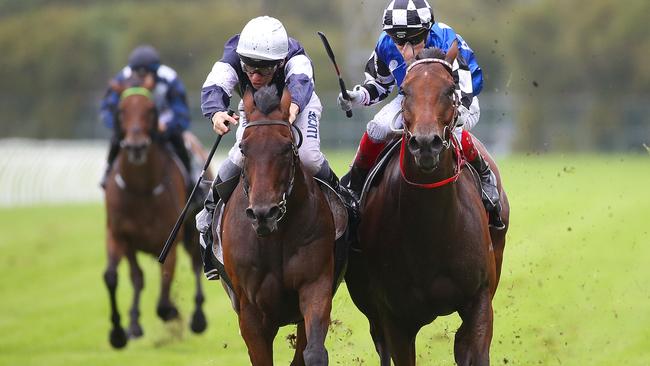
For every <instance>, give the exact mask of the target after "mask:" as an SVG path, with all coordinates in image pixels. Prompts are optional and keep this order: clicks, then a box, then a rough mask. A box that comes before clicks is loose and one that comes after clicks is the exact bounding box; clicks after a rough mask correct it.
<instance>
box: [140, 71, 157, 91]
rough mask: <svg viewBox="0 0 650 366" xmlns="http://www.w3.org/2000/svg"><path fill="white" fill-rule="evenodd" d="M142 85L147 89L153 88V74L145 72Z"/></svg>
mask: <svg viewBox="0 0 650 366" xmlns="http://www.w3.org/2000/svg"><path fill="white" fill-rule="evenodd" d="M142 86H143V87H144V88H147V89H149V90H153V88H154V87H155V86H156V79H155V78H154V77H153V74H151V73H147V75H146V76H145V77H144V80H143V81H142Z"/></svg>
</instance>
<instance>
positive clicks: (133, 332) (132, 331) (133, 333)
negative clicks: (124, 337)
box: [129, 324, 144, 339]
mask: <svg viewBox="0 0 650 366" xmlns="http://www.w3.org/2000/svg"><path fill="white" fill-rule="evenodd" d="M143 334H144V332H143V331H142V327H141V326H140V324H131V326H130V327H129V338H131V339H136V338H140V337H142V335H143Z"/></svg>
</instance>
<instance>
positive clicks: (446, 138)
mask: <svg viewBox="0 0 650 366" xmlns="http://www.w3.org/2000/svg"><path fill="white" fill-rule="evenodd" d="M429 63H437V64H441V65H442V66H444V67H445V70H447V72H448V73H449V74H450V75H452V78H453V69H452V66H451V64H450V63H449V62H447V61H445V60H443V59H439V58H425V59H421V60H417V61H415V62H414V63H412V64H411V65H410V66H409V67H408V69H406V74H407V75H408V73H409V72H410V71H411V69H413V67H415V66H417V65H420V64H429ZM405 79H406V76H405ZM459 106H460V98H459V97H458V94H456V92H454V93H453V102H452V108H453V110H454V115H453V117H452V120H451V122H450V123H449V124H445V128H444V130H443V143H442V150H441V153H442V152H443V151H445V150H447V149H449V147H450V146H453V147H454V153H455V154H456V172H455V174H454V175H453V176H451V177H449V178H447V179H443V180H441V181H438V182H434V183H426V184H422V183H415V182H412V181H410V180H409V179H408V178H406V172H405V170H404V154H405V152H404V151H405V150H406V143H407V142H408V141H410V140H411V138H413V133H411V131H409V130H408V127H406V121H404V123H403V128H401V129H398V128H396V127H395V122H396V121H397V118H398V117H399V115H400V114H402V113H403V112H404V110H403V109H400V111H399V112H397V114H395V117H393V121H392V122H391V124H390V127H391V129H392V130H393V131H394V132H397V133H401V134H402V144H401V146H400V158H399V166H400V172H401V174H402V178H403V179H404V181H405V182H406V183H408V184H410V185H412V186H415V187H419V188H426V189H431V188H437V187H440V186H444V185H446V184H448V183H452V182H455V181H457V180H458V177H460V171H461V168H462V166H463V155H462V153H461V151H460V144H459V143H458V141H457V140H456V138H455V137H454V134H453V133H452V130H453V128H455V125H456V122H457V121H458V107H459ZM450 125H453V127H451V128H450V127H449V126H450Z"/></svg>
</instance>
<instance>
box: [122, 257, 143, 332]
mask: <svg viewBox="0 0 650 366" xmlns="http://www.w3.org/2000/svg"><path fill="white" fill-rule="evenodd" d="M126 258H127V259H128V260H129V268H130V273H131V283H132V284H133V304H132V305H131V311H130V312H129V315H130V317H131V322H130V324H129V337H132V338H138V337H141V336H142V334H143V332H142V327H141V326H140V293H141V292H142V289H143V288H144V274H143V273H142V269H141V268H140V266H139V265H138V260H137V258H136V255H135V252H132V251H130V252H129V253H127V255H126Z"/></svg>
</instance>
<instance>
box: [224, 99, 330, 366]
mask: <svg viewBox="0 0 650 366" xmlns="http://www.w3.org/2000/svg"><path fill="white" fill-rule="evenodd" d="M243 99H244V108H245V112H246V116H247V119H248V124H247V125H246V129H245V130H244V134H243V137H242V140H241V144H240V148H241V151H242V153H243V155H244V166H243V171H242V177H241V180H240V182H239V184H238V186H237V188H236V189H235V191H234V192H233V194H232V196H231V198H230V199H229V200H228V203H227V204H226V207H225V211H224V215H223V220H222V225H221V227H222V230H221V233H220V234H221V237H222V243H223V260H224V266H225V270H226V273H227V274H228V276H229V277H230V279H231V281H232V285H233V290H234V293H235V299H236V301H234V302H233V304H234V307H235V310H236V311H237V313H238V315H239V327H240V329H241V335H242V337H243V338H244V341H245V342H246V346H247V347H248V354H249V356H250V360H251V363H252V364H253V365H254V366H266V365H273V339H274V338H275V335H276V334H277V332H278V329H279V327H280V326H283V325H287V324H296V323H298V335H297V336H298V339H297V347H296V353H295V356H294V360H293V362H292V365H294V366H297V365H309V366H313V365H327V363H328V356H327V351H326V349H325V345H324V342H325V336H326V334H327V328H328V326H329V319H330V310H331V307H332V291H333V290H332V281H333V272H334V258H333V250H334V235H335V233H334V221H333V217H332V213H331V211H330V209H329V206H328V203H327V201H326V200H325V196H324V195H323V193H322V192H321V190H320V188H319V186H318V185H317V184H316V183H315V181H314V179H313V178H312V177H311V176H310V175H309V174H308V173H306V172H305V171H304V170H303V169H302V166H301V164H300V160H299V157H298V151H297V147H296V145H295V143H294V139H293V136H292V131H291V127H290V125H289V123H288V122H286V121H287V120H288V111H289V104H290V103H291V97H290V95H289V93H288V91H287V90H285V91H284V93H283V95H282V99H281V101H280V98H279V97H278V95H277V92H276V91H275V89H274V87H266V88H262V89H260V90H259V91H257V92H256V93H255V97H253V95H252V92H251V90H250V89H249V90H247V91H246V93H245V94H244V98H243ZM214 227H216V225H214Z"/></svg>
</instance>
